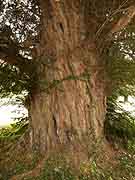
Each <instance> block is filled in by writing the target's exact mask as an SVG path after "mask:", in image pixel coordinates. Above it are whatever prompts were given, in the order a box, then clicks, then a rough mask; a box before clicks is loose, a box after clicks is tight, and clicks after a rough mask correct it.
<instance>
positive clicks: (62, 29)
mask: <svg viewBox="0 0 135 180" xmlns="http://www.w3.org/2000/svg"><path fill="white" fill-rule="evenodd" d="M59 27H60V29H61V31H62V32H63V33H64V27H63V25H62V23H59Z"/></svg>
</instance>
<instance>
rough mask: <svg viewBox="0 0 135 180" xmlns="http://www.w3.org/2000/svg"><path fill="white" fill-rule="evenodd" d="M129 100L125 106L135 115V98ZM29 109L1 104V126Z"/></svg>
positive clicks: (119, 100) (121, 99)
mask: <svg viewBox="0 0 135 180" xmlns="http://www.w3.org/2000/svg"><path fill="white" fill-rule="evenodd" d="M123 101H124V98H123V97H119V98H118V102H119V103H120V104H121V105H122V104H123V103H122V102H123ZM128 101H129V102H126V103H124V105H122V106H123V108H124V109H125V110H127V111H130V112H132V114H133V115H135V99H133V98H132V97H129V98H128ZM27 114H28V112H27V109H26V108H24V107H23V106H22V105H12V104H10V103H8V104H7V105H1V106H0V127H6V126H9V125H10V124H11V123H14V122H15V121H14V118H15V117H22V116H23V115H26V116H27Z"/></svg>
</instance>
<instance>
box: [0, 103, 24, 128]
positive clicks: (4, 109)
mask: <svg viewBox="0 0 135 180" xmlns="http://www.w3.org/2000/svg"><path fill="white" fill-rule="evenodd" d="M27 114H28V112H27V109H26V108H24V107H23V106H22V105H21V106H19V105H12V104H9V105H1V106H0V127H6V126H9V125H10V124H11V123H14V122H15V120H14V118H18V117H23V116H24V115H25V116H27Z"/></svg>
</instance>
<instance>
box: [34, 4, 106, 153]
mask: <svg viewBox="0 0 135 180" xmlns="http://www.w3.org/2000/svg"><path fill="white" fill-rule="evenodd" d="M76 2H77V1H76ZM73 5H74V6H73ZM78 5H79V4H77V3H76V4H75V3H69V4H68V3H66V1H63V3H62V4H59V2H56V1H43V2H42V13H43V14H42V27H43V28H42V32H41V42H40V46H39V47H38V48H37V54H36V60H37V61H38V62H39V64H40V65H39V67H38V72H37V74H38V87H37V88H36V89H35V90H33V92H32V96H31V105H30V115H31V126H32V132H31V137H32V139H31V140H32V144H33V146H34V147H35V148H37V149H38V150H39V151H40V152H41V153H44V152H49V151H50V150H55V148H56V147H60V146H65V145H68V147H69V146H70V145H71V146H74V144H76V143H78V142H79V144H81V145H82V146H83V144H85V143H84V142H85V141H86V140H87V141H91V139H90V134H93V136H94V137H95V139H98V138H101V137H102V136H103V126H104V118H105V111H106V95H105V80H104V74H105V72H104V66H103V63H102V59H101V57H99V54H98V50H97V48H96V43H95V42H94V41H93V40H92V39H88V40H87V39H86V37H84V33H85V23H84V22H85V21H84V17H83V13H80V12H79V11H78ZM45 7H46V10H48V12H47V14H46V11H44V8H45ZM44 17H46V18H44Z"/></svg>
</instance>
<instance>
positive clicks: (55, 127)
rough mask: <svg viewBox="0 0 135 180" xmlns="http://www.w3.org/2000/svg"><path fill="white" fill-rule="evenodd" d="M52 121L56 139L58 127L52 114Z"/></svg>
mask: <svg viewBox="0 0 135 180" xmlns="http://www.w3.org/2000/svg"><path fill="white" fill-rule="evenodd" d="M52 120H53V123H54V131H55V135H56V136H57V137H58V126H57V121H56V118H55V116H54V114H53V117H52Z"/></svg>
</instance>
